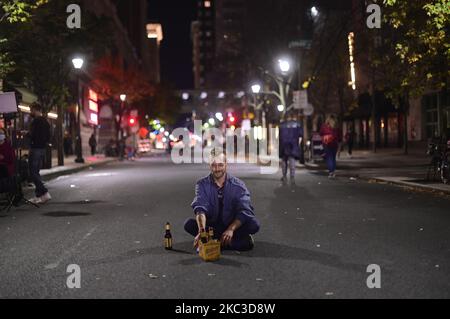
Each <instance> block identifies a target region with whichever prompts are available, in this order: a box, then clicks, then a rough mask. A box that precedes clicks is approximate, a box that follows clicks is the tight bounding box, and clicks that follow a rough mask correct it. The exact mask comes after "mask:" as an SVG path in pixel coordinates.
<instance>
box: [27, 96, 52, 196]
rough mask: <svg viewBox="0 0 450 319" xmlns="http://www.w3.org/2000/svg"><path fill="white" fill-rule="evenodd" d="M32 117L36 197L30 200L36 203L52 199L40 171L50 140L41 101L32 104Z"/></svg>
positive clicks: (32, 175)
mask: <svg viewBox="0 0 450 319" xmlns="http://www.w3.org/2000/svg"><path fill="white" fill-rule="evenodd" d="M31 117H32V118H33V121H32V122H31V126H30V132H29V133H28V134H29V137H30V157H29V161H30V175H31V179H32V181H33V183H34V185H35V186H36V190H35V194H36V197H35V198H33V199H31V200H30V201H31V202H32V203H34V204H44V203H46V202H48V201H49V200H51V199H52V197H51V196H50V193H49V192H48V190H47V188H45V186H44V183H43V182H42V178H41V175H40V174H39V171H40V169H41V167H42V163H43V162H44V159H45V153H46V147H47V146H48V142H49V141H50V124H49V123H48V121H47V119H45V118H44V117H43V116H42V106H41V105H40V104H39V103H33V104H32V105H31Z"/></svg>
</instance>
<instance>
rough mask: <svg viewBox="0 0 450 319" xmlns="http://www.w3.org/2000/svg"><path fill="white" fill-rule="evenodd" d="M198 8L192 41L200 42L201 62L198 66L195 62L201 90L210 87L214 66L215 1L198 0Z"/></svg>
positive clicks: (198, 44) (199, 55) (198, 43)
mask: <svg viewBox="0 0 450 319" xmlns="http://www.w3.org/2000/svg"><path fill="white" fill-rule="evenodd" d="M197 6H198V8H197V23H195V22H194V24H193V28H192V32H193V34H192V40H193V41H194V40H195V41H198V42H197V43H196V45H197V46H198V47H197V48H196V49H197V50H198V52H197V53H198V56H197V57H196V58H197V59H198V60H199V62H198V65H197V66H196V64H195V61H194V68H196V71H195V72H197V77H198V83H197V84H198V86H199V88H205V87H208V86H210V82H211V75H212V71H213V66H214V57H215V36H214V34H215V0H198V2H197ZM194 32H195V33H194ZM194 50H195V48H194ZM194 54H195V52H194Z"/></svg>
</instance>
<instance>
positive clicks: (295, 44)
mask: <svg viewBox="0 0 450 319" xmlns="http://www.w3.org/2000/svg"><path fill="white" fill-rule="evenodd" d="M311 43H312V41H311V40H297V41H291V42H289V49H311Z"/></svg>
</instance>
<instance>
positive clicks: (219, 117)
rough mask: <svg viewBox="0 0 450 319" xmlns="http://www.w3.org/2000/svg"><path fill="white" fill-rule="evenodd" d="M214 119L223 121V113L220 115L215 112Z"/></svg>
mask: <svg viewBox="0 0 450 319" xmlns="http://www.w3.org/2000/svg"><path fill="white" fill-rule="evenodd" d="M216 119H218V120H219V121H220V122H222V121H223V115H222V113H220V112H217V113H216Z"/></svg>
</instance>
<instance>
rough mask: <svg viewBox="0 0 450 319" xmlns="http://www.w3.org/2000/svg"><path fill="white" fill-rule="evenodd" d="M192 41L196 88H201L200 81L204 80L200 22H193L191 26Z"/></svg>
mask: <svg viewBox="0 0 450 319" xmlns="http://www.w3.org/2000/svg"><path fill="white" fill-rule="evenodd" d="M191 40H192V50H193V52H192V65H193V70H192V71H193V74H194V87H195V88H196V89H200V88H201V83H200V79H201V78H202V64H201V59H200V54H201V50H200V41H201V39H200V22H199V21H193V22H192V24H191Z"/></svg>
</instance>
